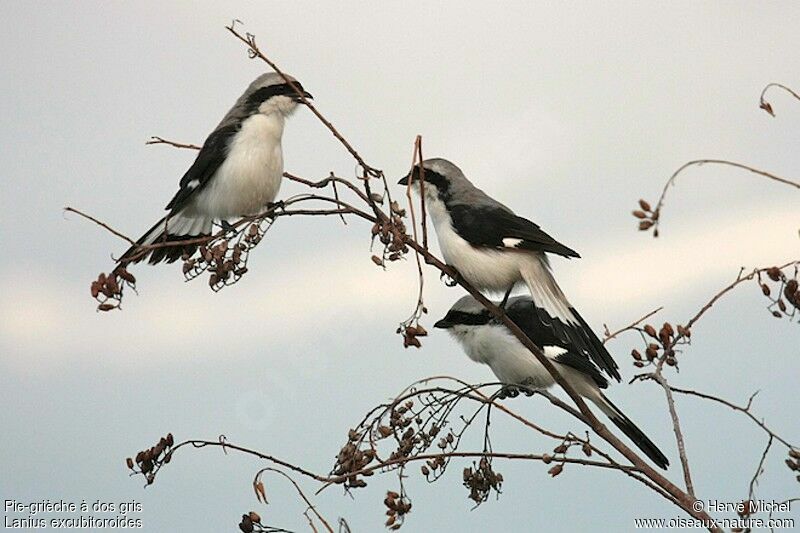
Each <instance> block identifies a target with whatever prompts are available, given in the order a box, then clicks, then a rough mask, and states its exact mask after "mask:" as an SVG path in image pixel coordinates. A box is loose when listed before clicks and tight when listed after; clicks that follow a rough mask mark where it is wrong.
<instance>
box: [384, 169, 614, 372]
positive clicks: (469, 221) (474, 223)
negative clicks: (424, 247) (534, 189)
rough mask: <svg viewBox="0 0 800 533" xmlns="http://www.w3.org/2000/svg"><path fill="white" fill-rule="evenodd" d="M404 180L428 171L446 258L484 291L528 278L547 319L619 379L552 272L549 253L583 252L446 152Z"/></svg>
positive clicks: (429, 200)
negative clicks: (486, 187)
mask: <svg viewBox="0 0 800 533" xmlns="http://www.w3.org/2000/svg"><path fill="white" fill-rule="evenodd" d="M422 167H423V169H424V173H421V172H420V168H419V165H417V166H415V167H414V168H413V169H412V170H411V172H409V173H408V175H406V176H405V177H404V178H403V179H401V180H400V182H399V184H400V185H408V182H409V180H410V179H411V180H412V187H413V188H414V189H415V190H416V192H417V193H419V191H420V185H419V183H420V177H421V175H422V174H424V179H425V184H424V189H425V206H426V209H427V212H428V213H429V214H430V217H431V220H432V221H433V226H434V228H435V230H436V236H437V238H438V241H439V248H440V249H441V251H442V255H443V256H444V260H445V262H446V263H447V264H448V265H450V266H452V267H453V268H455V269H456V270H457V271H458V273H459V274H460V275H461V276H462V277H463V278H464V279H465V280H466V281H467V282H469V283H470V284H471V285H473V286H474V287H475V288H477V289H478V290H481V291H494V292H500V293H505V298H503V304H505V302H506V300H507V299H508V295H509V294H510V293H511V290H512V289H513V288H514V287H515V286H516V285H517V284H518V283H525V285H527V287H528V290H529V291H530V294H531V297H532V298H533V301H534V302H535V304H536V312H537V313H538V314H539V317H540V320H541V321H542V323H543V324H546V327H548V328H549V329H550V330H551V331H552V333H553V334H554V335H555V336H556V337H557V338H559V339H560V340H561V341H562V342H565V343H569V344H570V345H571V346H573V348H574V349H576V350H579V351H580V352H581V353H582V354H584V355H588V356H589V357H590V358H591V359H592V361H594V363H595V364H596V365H597V366H598V367H600V368H601V369H602V370H604V371H605V372H607V373H608V374H609V375H610V376H612V377H613V378H615V379H616V380H618V381H619V379H620V375H619V371H618V370H617V368H618V367H617V364H616V362H614V359H613V358H612V357H611V355H610V354H609V353H608V351H607V350H606V349H605V347H604V346H603V343H602V342H600V340H599V339H598V338H597V335H595V334H594V332H593V331H592V329H591V328H590V327H589V325H588V324H587V323H586V321H585V320H584V319H583V317H581V316H580V315H579V314H578V312H577V311H576V310H575V309H574V308H573V307H572V305H571V304H570V303H569V301H568V300H567V298H566V296H564V293H563V292H562V291H561V288H560V287H559V286H558V284H557V283H556V280H555V279H554V278H553V275H552V273H551V271H550V263H549V260H548V258H547V256H546V255H545V254H548V253H550V254H556V255H560V256H563V257H567V258H570V257H580V256H579V255H578V253H577V252H576V251H575V250H573V249H571V248H568V247H566V246H564V245H563V244H561V243H559V242H558V241H556V240H555V239H554V238H553V237H551V236H550V235H548V234H547V233H545V232H544V231H543V230H542V229H541V228H540V227H539V226H538V225H537V224H534V223H533V222H531V221H530V220H527V219H525V218H522V217H519V216H517V215H515V214H514V212H513V211H512V210H511V209H509V208H508V207H506V206H505V205H503V204H501V203H500V202H498V201H497V200H495V199H493V198H491V197H490V196H488V195H487V194H486V193H484V192H483V191H482V190H480V189H478V188H477V187H475V186H474V185H473V184H472V182H470V181H469V180H468V179H467V178H466V176H464V173H463V172H461V169H459V168H458V167H457V166H456V165H454V164H453V163H451V162H450V161H447V160H446V159H427V160H425V161H423V162H422Z"/></svg>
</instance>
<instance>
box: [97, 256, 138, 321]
mask: <svg viewBox="0 0 800 533" xmlns="http://www.w3.org/2000/svg"><path fill="white" fill-rule="evenodd" d="M126 285H127V286H128V287H130V288H131V289H132V290H136V278H135V277H133V274H131V273H130V272H128V271H127V270H126V269H125V267H124V266H118V267H117V268H115V269H114V270H112V271H111V273H109V274H106V273H104V272H101V273H100V275H99V276H97V279H96V280H94V281H93V282H92V285H91V287H90V289H89V291H90V293H91V295H92V298H94V299H95V300H97V301H98V302H99V303H98V305H97V310H98V311H111V310H112V309H119V306H120V303H122V291H123V289H124V288H125V286H126Z"/></svg>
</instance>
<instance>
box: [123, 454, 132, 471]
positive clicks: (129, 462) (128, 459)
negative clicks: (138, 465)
mask: <svg viewBox="0 0 800 533" xmlns="http://www.w3.org/2000/svg"><path fill="white" fill-rule="evenodd" d="M125 464H126V465H128V468H130V469H131V470H133V459H131V458H130V457H128V458H127V459H125Z"/></svg>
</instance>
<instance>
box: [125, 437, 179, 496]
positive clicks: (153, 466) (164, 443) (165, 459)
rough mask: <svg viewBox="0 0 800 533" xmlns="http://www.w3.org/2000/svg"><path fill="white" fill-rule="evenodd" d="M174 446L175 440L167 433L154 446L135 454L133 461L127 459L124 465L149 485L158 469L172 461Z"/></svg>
mask: <svg viewBox="0 0 800 533" xmlns="http://www.w3.org/2000/svg"><path fill="white" fill-rule="evenodd" d="M174 445H175V439H174V438H173V437H172V433H168V434H167V436H166V437H161V438H160V439H159V440H158V442H157V443H156V444H155V445H154V446H151V447H150V448H148V449H147V450H142V451H140V452H139V453H137V454H136V458H135V459H133V458H130V457H128V458H127V459H126V460H125V464H126V465H127V466H128V468H129V469H131V470H132V471H133V472H134V473H136V474H142V475H143V476H144V477H145V479H146V480H147V484H148V485H150V484H152V483H153V481H154V480H155V477H156V472H157V471H158V469H159V468H161V466H162V465H165V464H167V463H169V461H170V459H172V447H173V446H174Z"/></svg>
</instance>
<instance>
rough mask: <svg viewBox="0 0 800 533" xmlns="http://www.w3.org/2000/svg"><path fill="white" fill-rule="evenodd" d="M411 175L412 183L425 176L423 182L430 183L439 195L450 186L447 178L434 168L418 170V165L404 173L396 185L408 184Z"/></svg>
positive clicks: (444, 192) (443, 194)
mask: <svg viewBox="0 0 800 533" xmlns="http://www.w3.org/2000/svg"><path fill="white" fill-rule="evenodd" d="M412 177H413V181H414V183H419V182H420V181H422V178H423V177H424V178H425V184H426V185H427V184H429V183H430V184H431V185H434V186H435V187H436V190H437V191H438V192H439V196H446V195H447V190H448V189H449V187H450V183H449V182H448V181H447V179H446V178H445V177H444V176H442V175H441V174H439V173H438V172H436V171H435V170H431V169H429V168H426V169H425V172H424V173H423V172H420V167H419V165H417V166H415V167H414V169H413V170H412V171H411V172H409V173H408V174H406V175H405V176H404V177H403V179H401V180H400V181H398V182H397V184H398V185H408V181H409V180H410V179H411V178H412Z"/></svg>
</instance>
